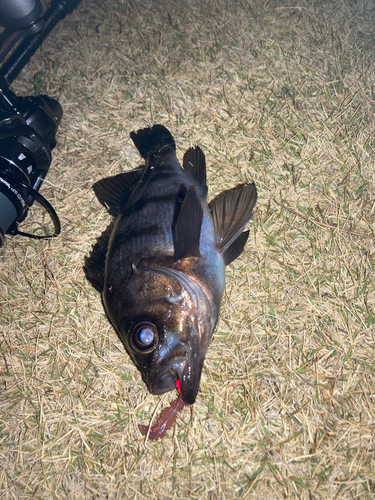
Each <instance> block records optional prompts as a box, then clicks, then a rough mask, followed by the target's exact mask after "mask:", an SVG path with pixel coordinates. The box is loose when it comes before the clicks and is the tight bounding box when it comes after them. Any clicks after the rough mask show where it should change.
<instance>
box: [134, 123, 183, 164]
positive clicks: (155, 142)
mask: <svg viewBox="0 0 375 500" xmlns="http://www.w3.org/2000/svg"><path fill="white" fill-rule="evenodd" d="M130 138H131V140H132V141H133V142H134V144H135V147H136V148H137V149H138V151H139V152H140V154H141V156H142V158H144V159H147V158H149V157H150V156H153V155H155V154H157V153H161V154H166V153H175V152H176V144H175V142H174V139H173V137H172V134H171V133H170V132H169V130H168V129H167V128H165V127H164V126H163V125H154V126H153V127H152V128H143V129H141V130H138V132H131V133H130Z"/></svg>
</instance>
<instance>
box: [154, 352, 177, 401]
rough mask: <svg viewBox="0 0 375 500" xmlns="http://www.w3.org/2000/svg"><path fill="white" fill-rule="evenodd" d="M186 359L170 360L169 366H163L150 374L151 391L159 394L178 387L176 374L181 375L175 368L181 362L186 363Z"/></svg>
mask: <svg viewBox="0 0 375 500" xmlns="http://www.w3.org/2000/svg"><path fill="white" fill-rule="evenodd" d="M184 361H186V360H185V359H178V360H177V361H176V360H175V359H174V360H173V361H170V362H169V363H168V364H167V366H161V367H159V368H158V369H157V370H155V371H153V372H152V373H151V374H150V376H149V380H150V382H149V388H150V391H151V393H152V394H156V395H159V394H164V393H165V392H169V391H172V390H173V389H176V376H178V377H179V374H178V372H177V371H176V370H175V369H174V368H175V366H176V365H178V364H179V363H184ZM173 372H174V373H173ZM175 374H176V375H175Z"/></svg>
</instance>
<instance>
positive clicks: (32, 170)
mask: <svg viewBox="0 0 375 500" xmlns="http://www.w3.org/2000/svg"><path fill="white" fill-rule="evenodd" d="M62 114H63V111H62V108H61V106H60V104H59V103H58V102H57V101H56V100H55V99H52V98H50V97H48V96H38V97H23V98H22V97H17V96H16V95H15V94H14V93H13V92H12V91H11V89H10V88H9V85H8V84H7V81H6V80H5V78H4V77H3V76H1V75H0V247H1V246H2V245H3V244H4V239H5V236H4V235H5V234H11V235H13V236H14V235H16V234H20V235H22V236H28V237H31V238H37V239H41V238H48V237H51V236H56V235H58V234H59V233H60V221H59V218H58V216H57V214H56V212H55V210H54V209H53V207H52V205H51V204H50V203H49V202H48V201H47V200H46V199H45V198H44V197H43V196H42V195H41V194H40V193H39V189H40V186H41V185H42V182H43V180H44V178H45V176H46V175H47V172H48V169H49V167H50V164H51V161H52V155H51V150H52V149H53V148H54V147H55V145H56V138H55V136H56V131H57V127H58V125H59V123H60V120H61V117H62ZM35 200H36V201H37V202H39V204H40V205H42V206H43V207H44V208H45V209H46V210H47V212H48V213H49V215H50V216H51V219H52V221H53V224H54V227H55V232H54V234H50V235H43V236H40V235H36V234H30V233H24V232H22V231H20V230H19V229H18V224H19V223H20V222H22V221H23V220H24V219H25V218H26V216H27V213H28V211H29V208H30V207H31V205H32V204H33V202H34V201H35Z"/></svg>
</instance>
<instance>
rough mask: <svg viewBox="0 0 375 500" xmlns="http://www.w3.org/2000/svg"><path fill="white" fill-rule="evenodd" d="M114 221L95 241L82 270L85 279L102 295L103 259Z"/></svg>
mask: <svg viewBox="0 0 375 500" xmlns="http://www.w3.org/2000/svg"><path fill="white" fill-rule="evenodd" d="M114 223H115V221H114V220H112V222H111V223H110V225H109V226H108V227H107V229H106V230H105V231H103V232H102V234H101V236H99V238H98V239H97V240H96V243H95V245H94V246H93V247H92V250H91V252H90V255H89V256H88V257H87V256H86V257H85V265H84V266H83V270H84V272H85V275H86V278H87V279H88V280H89V282H90V283H91V284H92V286H93V287H94V288H95V290H97V291H98V292H100V293H102V291H103V287H104V266H105V258H106V255H107V250H108V242H109V238H110V237H111V233H112V230H113V226H114Z"/></svg>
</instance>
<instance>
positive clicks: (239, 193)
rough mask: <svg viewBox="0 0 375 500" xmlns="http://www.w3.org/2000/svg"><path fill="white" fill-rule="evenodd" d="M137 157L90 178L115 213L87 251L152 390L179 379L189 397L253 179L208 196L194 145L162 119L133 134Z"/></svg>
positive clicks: (240, 239)
mask: <svg viewBox="0 0 375 500" xmlns="http://www.w3.org/2000/svg"><path fill="white" fill-rule="evenodd" d="M130 137H131V138H132V140H133V142H134V144H135V146H136V147H137V149H138V151H139V152H140V154H141V155H142V157H143V158H144V159H145V160H146V162H145V165H144V166H140V167H138V168H136V169H134V170H132V171H129V172H125V173H122V174H119V175H116V176H114V177H108V178H106V179H102V180H100V181H98V182H97V183H96V184H94V191H95V194H96V195H97V197H98V199H99V201H100V203H101V204H102V205H104V206H105V207H106V208H107V209H108V211H109V213H110V214H111V215H112V216H113V220H112V222H111V224H110V225H109V226H108V228H107V229H106V230H105V231H104V232H103V233H102V235H101V236H100V237H99V238H98V240H97V243H96V244H95V245H94V247H93V249H92V251H91V253H90V255H89V257H86V260H85V267H84V270H85V273H86V276H87V279H88V280H89V281H90V283H91V284H92V285H93V286H94V288H96V290H98V292H100V293H101V296H102V301H103V306H104V309H105V311H106V314H107V317H108V319H109V321H110V322H111V324H112V326H113V327H114V329H115V330H116V332H117V334H118V335H119V337H120V339H121V340H122V342H123V343H124V345H125V347H126V350H127V351H128V353H129V355H130V357H131V358H132V359H133V361H134V363H135V364H136V365H137V367H138V368H139V370H140V372H141V373H142V377H143V379H144V381H145V383H146V384H147V386H148V388H149V390H150V391H151V392H152V393H153V394H162V393H164V392H167V391H171V390H172V389H175V387H176V381H178V385H180V386H181V394H182V398H183V400H184V401H185V402H186V403H188V404H193V403H194V401H195V399H196V396H197V393H198V389H199V383H200V378H201V373H202V367H203V362H204V359H205V356H206V352H207V348H208V345H209V343H210V340H211V336H212V333H213V331H214V329H215V326H216V323H217V320H218V316H219V309H220V302H221V299H222V295H223V291H224V284H225V266H226V265H227V264H229V263H230V262H232V261H233V260H234V259H236V258H237V257H238V256H239V255H240V253H241V252H242V250H243V248H244V245H245V243H246V241H247V238H248V234H249V232H248V231H245V232H244V229H245V227H246V225H247V224H248V222H249V221H250V219H251V215H252V212H253V209H254V206H255V203H256V200H257V191H256V187H255V185H254V184H241V185H238V186H236V187H234V188H233V189H230V190H227V191H224V192H222V193H221V194H220V195H219V196H217V197H216V198H214V199H213V200H212V201H211V202H210V203H209V204H207V186H206V164H205V157H204V154H203V152H202V150H201V149H200V148H199V147H196V148H190V149H188V151H187V152H186V153H185V155H184V159H183V167H181V165H180V164H179V163H178V161H177V158H176V146H175V142H174V140H173V137H172V135H171V134H170V132H169V131H168V130H167V129H166V128H165V127H164V126H162V125H154V126H153V127H152V128H146V129H142V130H139V131H138V132H136V133H135V132H132V133H131V134H130Z"/></svg>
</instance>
